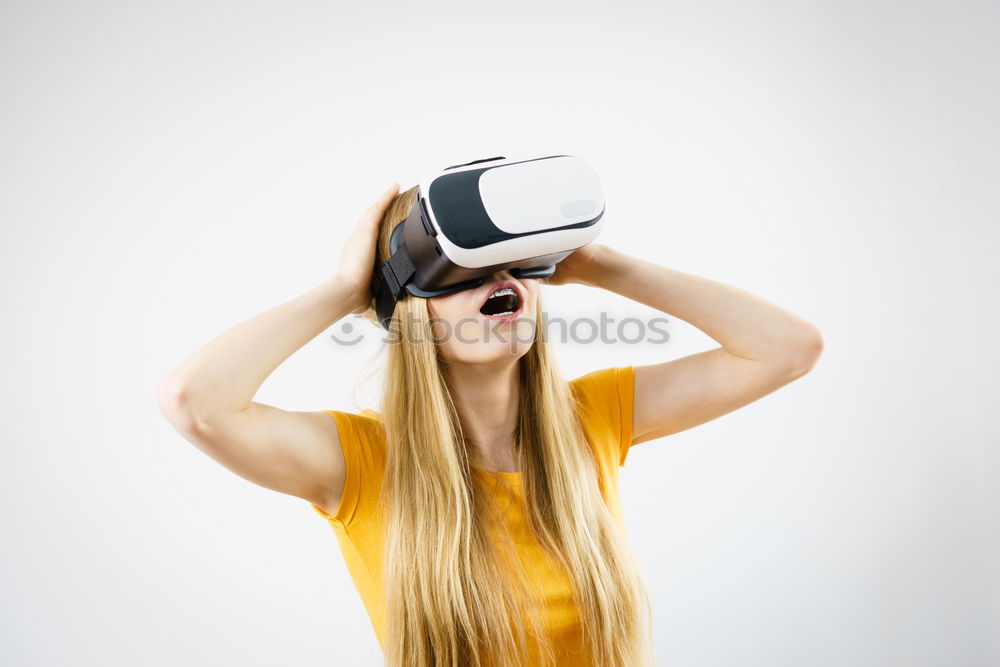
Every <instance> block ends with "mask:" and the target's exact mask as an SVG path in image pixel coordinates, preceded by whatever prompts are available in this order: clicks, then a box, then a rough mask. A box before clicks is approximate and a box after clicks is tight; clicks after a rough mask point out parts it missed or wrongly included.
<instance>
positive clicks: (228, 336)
mask: <svg viewBox="0 0 1000 667" xmlns="http://www.w3.org/2000/svg"><path fill="white" fill-rule="evenodd" d="M351 294H352V291H351V288H350V287H349V286H348V285H346V284H345V283H344V282H343V281H341V280H340V279H338V278H337V277H336V276H333V277H331V278H329V279H327V280H325V281H324V282H322V283H320V284H319V285H317V286H316V287H314V288H313V289H311V290H309V291H308V292H306V293H304V294H302V295H300V296H298V297H295V298H294V299H291V300H289V301H287V302H285V303H282V304H280V305H278V306H275V307H273V308H271V309H270V310H266V311H264V312H262V313H260V314H258V315H255V316H254V317H252V318H250V319H248V320H246V321H244V322H241V323H240V324H237V325H236V326H234V327H232V328H231V329H228V330H227V331H225V332H224V333H222V334H220V335H219V336H217V337H215V338H214V339H212V340H211V341H210V342H209V343H207V344H206V345H205V346H204V347H202V348H201V349H199V350H198V351H197V352H195V353H194V354H193V355H192V356H191V357H189V358H188V359H186V360H185V361H184V362H183V363H181V364H180V365H179V366H178V367H177V368H176V369H174V370H173V371H172V372H171V373H170V374H169V375H168V376H167V377H166V378H164V380H163V382H162V383H161V387H160V389H159V393H160V395H161V396H162V394H163V393H166V392H169V393H170V396H171V398H170V400H171V401H172V402H173V403H175V404H177V405H174V406H173V408H172V409H181V410H184V411H186V412H188V413H189V414H193V415H195V416H196V418H197V420H200V421H203V420H206V419H209V418H211V416H213V415H217V414H220V413H226V412H233V411H240V410H244V409H246V408H247V407H249V406H250V404H251V402H252V400H253V397H254V395H255V394H256V393H257V390H258V389H259V388H260V386H261V385H262V384H263V383H264V380H265V379H266V378H267V377H268V376H269V375H270V374H271V373H272V372H273V371H274V369H275V368H277V367H278V366H279V365H281V363H282V362H284V361H285V360H286V359H287V358H288V357H290V356H291V355H292V354H293V353H294V352H295V351H296V350H298V349H300V348H301V347H302V346H304V345H305V344H306V343H308V342H309V341H311V340H312V339H313V338H315V337H316V336H318V335H319V334H320V333H322V332H323V331H325V330H326V329H327V328H328V327H329V326H330V325H331V324H333V323H334V322H336V321H337V320H339V319H341V318H342V317H344V316H345V315H347V314H348V313H349V312H351V311H350V306H349V303H350V295H351ZM161 400H162V399H161Z"/></svg>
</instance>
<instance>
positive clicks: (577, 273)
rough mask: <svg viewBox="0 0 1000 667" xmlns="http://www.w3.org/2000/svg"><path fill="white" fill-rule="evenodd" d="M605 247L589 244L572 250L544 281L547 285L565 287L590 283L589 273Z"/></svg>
mask: <svg viewBox="0 0 1000 667" xmlns="http://www.w3.org/2000/svg"><path fill="white" fill-rule="evenodd" d="M604 248H605V246H602V245H600V244H597V243H590V244H587V245H585V246H583V247H582V248H577V249H576V250H574V251H573V252H572V253H571V254H570V255H569V256H568V257H566V259H564V260H563V261H561V262H559V263H558V264H556V272H555V273H553V274H552V275H551V276H550V277H548V278H546V279H545V282H546V283H547V284H549V285H567V284H569V283H578V284H581V285H587V284H589V283H590V277H591V275H590V274H591V272H592V271H593V270H594V267H595V266H596V264H595V262H594V259H595V258H596V257H597V255H598V254H599V253H600V252H601V251H602V250H604Z"/></svg>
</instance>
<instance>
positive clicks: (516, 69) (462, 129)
mask: <svg viewBox="0 0 1000 667" xmlns="http://www.w3.org/2000/svg"><path fill="white" fill-rule="evenodd" d="M998 18H1000V10H998V5H997V4H995V3H987V2H978V3H977V2H968V1H966V2H945V1H944V0H938V1H937V2H923V3H903V2H886V1H878V2H872V1H870V0H865V1H859V0H848V1H846V2H845V1H839V2H826V3H819V2H811V1H810V2H806V1H801V2H798V3H795V2H760V1H758V2H734V1H731V2H714V1H709V2H651V1H650V2H645V3H637V2H616V3H613V4H612V3H594V2H582V1H580V0H575V1H574V2H567V3H561V4H552V3H535V2H531V3H528V2H504V3H488V4H487V3H483V4H479V3H470V2H455V3H452V4H447V5H446V4H439V3H426V2H422V3H415V2H395V3H387V2H371V1H369V2H363V3H362V2H354V3H334V2H327V3H322V2H205V1H202V2H155V3H153V2H124V1H121V0H119V1H118V2H93V3H55V2H38V1H35V2H27V1H24V2H4V3H3V4H2V5H0V35H2V46H0V49H2V59H0V84H2V89H0V90H2V92H0V94H2V96H3V97H2V105H0V170H2V174H0V175H2V181H0V183H2V186H0V220H2V235H0V253H2V262H0V299H2V300H0V305H2V309H3V310H2V312H3V326H2V328H0V343H2V350H3V353H4V355H3V356H4V363H3V374H2V380H0V383H2V384H0V399H2V406H3V421H2V427H0V429H2V431H0V433H2V441H3V444H2V452H3V462H2V473H0V474H2V480H0V481H2V484H0V498H2V502H3V506H2V507H3V512H2V525H0V531H2V532H0V534H2V545H3V546H2V550H0V663H2V664H4V665H11V666H15V665H31V666H35V665H39V666H41V665H45V666H49V665H103V666H113V665H128V666H134V665H178V664H184V665H199V666H200V665H241V666H244V667H250V666H256V665H277V664H284V665H296V664H327V665H352V666H353V665H361V666H364V665H377V664H379V662H380V655H381V654H380V652H379V651H378V647H377V643H376V640H375V635H374V632H373V631H372V629H371V627H370V625H369V621H368V618H367V616H366V615H365V612H364V608H363V606H362V604H361V600H360V598H359V597H358V594H357V592H356V591H355V590H354V588H353V585H352V583H351V580H350V578H349V576H348V573H347V569H346V567H345V565H344V563H343V560H342V557H341V555H340V552H339V549H338V546H337V543H336V540H335V537H334V534H333V532H332V531H331V530H330V528H329V527H328V526H327V524H326V523H325V522H324V521H323V519H322V518H321V517H319V516H318V515H317V514H315V513H314V512H313V511H312V509H310V508H309V506H308V504H307V503H306V502H305V501H303V500H300V499H298V498H294V497H290V496H285V495H282V494H278V493H275V492H272V491H269V490H266V489H263V488H260V487H257V486H254V485H252V484H251V483H249V482H247V481H245V480H243V479H242V478H239V477H237V476H235V475H234V474H232V473H230V472H229V471H228V470H226V469H224V468H223V467H221V466H219V465H218V464H216V463H215V462H214V461H213V460H211V459H210V458H208V457H207V456H205V455H204V454H202V453H201V452H200V451H198V450H197V449H196V448H194V447H193V446H192V445H191V444H189V443H188V442H187V441H185V440H184V439H183V438H181V437H180V436H179V435H178V434H177V433H175V432H174V431H173V430H172V429H171V428H170V426H169V425H168V424H167V422H166V420H165V419H163V417H162V416H161V415H160V414H159V412H158V411H157V409H156V405H155V401H154V388H155V385H156V382H157V381H158V380H159V379H160V377H161V376H162V375H163V374H164V373H166V372H167V371H168V370H169V369H171V368H172V367H173V366H174V365H176V364H177V363H179V362H180V361H181V360H182V359H184V358H185V357H186V356H188V355H189V354H191V353H193V352H194V351H195V350H196V349H197V348H198V347H200V346H201V345H203V344H204V343H206V342H207V341H208V340H210V339H211V338H212V337H214V336H215V335H217V334H219V333H221V332H222V331H224V330H226V329H227V328H229V327H230V326H233V325H234V324H236V323H238V322H241V321H243V320H245V319H247V318H249V317H251V316H253V315H255V314H256V313H259V312H261V311H263V310H266V309H268V308H270V307H272V306H275V305H277V304H279V303H282V302H284V301H286V300H288V299H290V298H293V297H295V296H298V295H299V294H301V293H303V292H305V291H307V290H308V289H310V288H312V287H313V286H314V285H316V284H318V283H319V282H320V281H321V280H323V279H324V278H325V277H326V276H327V275H328V274H329V273H330V272H331V271H332V270H333V268H334V263H335V261H336V258H337V256H338V254H339V246H340V243H341V242H342V241H343V239H344V238H345V237H346V235H347V233H348V232H349V230H350V228H351V227H352V226H353V224H354V222H355V220H356V219H357V217H358V216H359V215H360V213H361V211H362V210H363V209H364V208H365V207H366V206H368V204H369V203H371V201H372V200H374V199H375V197H376V196H377V195H378V194H379V193H380V192H381V191H382V190H383V189H385V187H387V186H388V185H390V184H391V183H392V182H393V181H394V180H397V179H398V180H399V181H400V183H401V185H402V187H404V188H406V187H409V186H410V185H413V184H414V183H416V182H417V181H419V180H420V179H421V178H423V177H425V176H426V175H427V174H428V172H432V171H434V170H437V169H440V168H441V167H444V166H447V165H451V164H457V163H460V162H467V161H470V160H474V159H477V158H483V157H490V156H494V155H550V154H559V153H568V154H573V155H579V156H581V157H584V158H585V159H587V160H588V161H589V162H590V163H591V164H592V165H593V166H594V167H595V169H597V171H598V173H599V174H600V175H601V179H602V183H603V186H604V188H605V194H606V196H607V201H608V212H607V223H608V224H607V229H606V232H605V233H604V235H603V236H602V237H601V241H602V242H604V243H607V244H609V245H612V246H615V247H617V248H618V249H620V250H622V251H624V252H627V253H630V254H632V255H634V256H636V257H642V258H645V259H649V260H653V261H656V262H659V263H662V264H665V265H668V266H672V267H674V268H678V269H681V270H684V271H688V272H692V273H696V274H698V275H703V276H706V277H710V278H713V279H715V280H719V281H722V282H726V283H728V284H733V285H736V286H739V287H741V288H743V289H746V290H749V291H751V292H753V293H755V294H757V295H760V296H762V297H764V298H766V299H768V300H770V301H773V302H774V303H777V304H779V305H781V306H783V307H785V308H787V309H789V310H791V311H793V312H796V313H798V314H800V315H802V316H803V317H805V318H807V319H809V320H810V321H812V322H814V323H816V324H817V325H818V326H819V327H820V328H821V329H822V331H823V332H824V334H825V336H826V350H825V352H824V354H823V357H822V358H821V360H820V362H819V364H818V365H817V366H816V367H815V368H814V369H813V371H812V373H810V374H809V375H807V376H805V377H804V378H802V379H801V380H799V381H797V382H794V383H792V384H791V385H788V386H786V387H784V388H782V389H780V390H779V391H777V392H775V393H773V394H771V395H769V396H767V397H765V398H763V399H761V400H759V401H757V402H755V403H753V404H751V405H750V406H747V407H745V408H743V409H741V410H739V411H737V412H734V413H731V414H729V415H726V416H724V417H722V418H720V419H718V420H715V421H713V422H711V423H708V424H705V425H703V426H700V427H698V428H695V429H692V430H690V431H687V432H683V433H680V434H676V435H674V436H672V437H668V438H665V439H662V440H659V441H655V442H648V443H643V444H641V445H638V446H636V447H635V448H634V449H633V450H632V451H631V453H630V454H629V458H628V460H627V462H626V466H625V468H623V469H622V496H623V504H624V509H625V514H626V520H627V525H628V528H629V533H630V536H631V538H632V541H633V544H634V546H635V548H636V550H637V552H638V554H639V557H640V559H641V561H642V563H643V564H644V566H645V568H646V572H647V577H648V580H649V583H650V586H651V588H652V593H653V598H654V605H655V613H656V619H655V630H656V636H655V643H656V653H657V656H658V660H659V664H661V665H665V666H671V667H672V666H679V667H715V666H719V667H722V666H727V667H728V666H732V665H741V666H743V667H751V666H760V667H784V666H787V667H801V666H802V665H810V666H820V665H829V666H836V667H886V666H897V665H899V666H906V667H911V666H913V667H916V666H920V667H923V666H927V667H931V666H934V667H937V666H941V665H948V666H961V667H987V666H988V665H995V664H998V661H1000V638H998V628H1000V602H998V597H1000V581H998V562H1000V544H998V534H997V526H998V525H1000V492H998V485H997V482H998V477H1000V475H998V473H1000V461H998V458H1000V457H998V453H997V446H998V441H1000V437H998V436H1000V429H998V426H997V424H998V422H997V419H996V409H997V405H998V399H1000V391H998V389H1000V385H998V380H997V377H998V372H1000V363H998V352H997V344H996V333H997V330H998V327H997V325H998V316H997V307H996V302H997V299H996V296H995V294H993V292H994V291H995V289H996V287H997V283H998V278H1000V276H998V270H997V268H996V266H997V265H996V257H997V253H998V251H1000V247H998V246H1000V244H998V232H997V223H998V219H997V218H998V215H997V213H998V207H997V199H996V196H995V191H996V184H997V181H998V176H1000V170H998V169H997V166H998V165H997V163H998V157H997V156H998V148H1000V147H998V141H997V139H998V134H997V129H996V119H997V118H998V117H1000V97H998V92H997V81H998V74H1000V72H998V70H1000V59H998V53H997V48H996V46H995V45H996V34H997V29H998V27H1000V26H998V23H1000V22H998ZM545 296H546V298H547V303H548V305H549V310H550V311H551V312H553V313H554V314H556V315H561V316H567V317H569V316H576V315H587V314H593V313H596V312H598V311H599V310H601V309H604V310H606V311H607V312H609V313H611V314H612V315H614V316H619V317H621V316H627V315H637V316H646V315H650V314H652V313H651V311H649V310H648V309H644V308H642V307H640V306H638V305H636V304H632V303H629V302H628V301H626V300H625V299H622V298H620V297H617V296H615V295H611V294H608V293H596V292H595V291H593V290H588V289H586V288H582V287H565V288H556V287H550V288H547V290H546V293H545ZM671 320H672V321H671V323H670V325H669V331H670V334H671V339H670V341H669V342H668V343H666V344H662V345H624V344H619V345H599V344H595V345H574V344H570V343H567V344H565V345H560V346H559V350H558V354H559V359H560V364H561V367H562V369H563V371H564V373H565V374H566V375H567V376H569V377H575V376H576V375H579V374H581V373H583V372H585V371H589V370H593V369H596V368H602V367H607V366H612V365H625V364H642V363H650V362H655V361H660V360H665V359H671V358H676V357H680V356H683V355H687V354H691V353H693V352H697V351H700V350H704V349H709V348H710V347H714V346H715V342H714V341H713V340H712V339H710V338H709V337H708V336H706V335H704V334H703V333H701V332H700V331H698V330H697V329H696V328H695V327H693V326H691V324H689V323H685V322H681V321H677V320H673V318H671ZM333 331H334V330H333V329H331V331H329V332H327V334H324V335H323V336H320V337H318V338H317V339H315V340H314V341H312V342H310V343H309V344H308V345H306V346H305V347H304V348H302V349H301V350H300V351H298V352H297V353H295V354H294V355H292V357H291V358H289V360H288V361H287V362H286V363H284V364H283V365H282V366H280V367H279V368H278V370H276V371H275V373H274V374H272V376H271V377H270V378H268V380H267V381H266V382H265V384H264V386H263V387H262V388H261V390H260V392H259V393H258V394H257V397H256V398H257V400H260V401H263V402H268V403H271V404H273V405H277V406H279V407H282V408H286V409H292V410H319V409H346V410H352V409H358V408H359V407H363V406H364V405H365V402H364V400H362V399H363V397H364V396H365V392H366V391H367V392H368V395H370V393H371V387H372V386H375V387H377V383H376V384H374V385H373V383H371V382H369V383H367V384H362V385H360V387H359V392H358V393H355V392H354V389H355V380H356V379H357V378H358V377H359V376H361V375H363V374H364V373H367V372H368V371H367V370H366V368H369V366H367V364H368V361H369V359H370V357H371V356H372V355H373V354H374V353H375V351H376V349H377V348H378V346H379V344H378V341H377V332H374V331H372V330H366V331H367V332H368V334H369V335H373V336H376V337H373V338H371V339H365V341H364V343H363V344H360V345H357V346H355V347H351V348H347V347H343V346H338V345H336V344H335V343H334V342H333V341H331V340H330V339H329V337H328V334H329V333H333ZM366 386H367V387H368V389H365V387H366ZM352 396H360V397H361V398H359V401H360V403H355V402H354V398H352Z"/></svg>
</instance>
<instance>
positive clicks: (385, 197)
mask: <svg viewBox="0 0 1000 667" xmlns="http://www.w3.org/2000/svg"><path fill="white" fill-rule="evenodd" d="M398 192H399V183H393V184H392V185H390V186H389V188H388V189H387V190H386V191H385V192H383V193H382V194H381V195H380V196H379V198H378V199H376V200H375V202H374V203H373V204H372V205H371V206H369V207H368V210H367V211H365V213H366V214H369V215H371V214H377V213H380V212H382V211H384V210H385V207H386V206H388V205H389V204H390V203H391V202H392V200H393V198H394V197H395V196H396V194H397V193H398Z"/></svg>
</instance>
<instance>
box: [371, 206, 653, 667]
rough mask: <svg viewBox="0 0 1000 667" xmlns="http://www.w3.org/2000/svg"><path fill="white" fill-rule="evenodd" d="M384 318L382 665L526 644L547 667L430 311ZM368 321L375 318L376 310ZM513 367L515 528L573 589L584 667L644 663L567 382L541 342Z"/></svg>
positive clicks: (515, 664)
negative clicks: (389, 323)
mask: <svg viewBox="0 0 1000 667" xmlns="http://www.w3.org/2000/svg"><path fill="white" fill-rule="evenodd" d="M416 196H417V188H416V187H414V188H411V189H409V190H406V191H404V192H402V193H400V194H399V195H397V197H396V198H395V199H394V201H393V202H392V203H391V205H390V206H389V208H388V209H387V211H386V214H385V216H384V218H383V220H382V223H381V227H380V229H379V238H378V248H377V252H376V258H377V259H376V267H375V268H376V271H375V272H374V275H373V278H372V294H374V293H376V291H377V288H378V285H379V282H380V279H381V275H380V274H379V272H378V270H377V269H378V264H379V262H380V261H382V260H384V259H385V258H387V257H388V255H389V249H388V246H389V234H390V233H391V231H392V229H393V228H394V227H395V226H396V225H397V224H399V223H400V222H401V221H402V220H404V219H405V218H406V216H407V214H408V212H409V210H410V207H411V206H412V204H413V202H414V200H415V198H416ZM538 311H539V315H540V312H541V305H540V304H539V305H538ZM394 315H395V317H396V319H395V321H394V326H393V327H392V329H390V334H389V344H388V347H389V351H388V352H389V353H388V360H387V367H386V380H385V391H384V394H383V399H382V413H381V414H382V423H383V426H384V429H385V434H386V442H387V447H388V449H387V459H386V469H385V478H384V480H383V484H382V494H383V495H382V502H381V503H380V511H382V512H384V513H385V515H384V517H385V519H386V526H387V529H386V536H385V545H386V547H385V553H384V562H383V576H384V583H385V591H386V594H387V599H386V626H385V632H384V637H385V640H384V646H383V648H384V650H385V658H386V664H387V665H390V666H391V667H403V666H406V667H436V666H438V665H449V666H452V667H458V666H462V667H466V666H470V667H487V666H489V667H521V666H522V665H524V664H526V662H527V656H528V644H529V642H534V644H535V646H536V647H537V649H538V651H539V653H540V655H542V656H544V657H545V658H547V660H548V662H547V663H546V664H555V659H554V656H553V654H552V653H553V652H552V647H551V643H550V642H549V641H548V640H547V639H546V637H545V633H544V631H543V628H542V626H541V621H540V617H539V616H538V613H539V611H540V610H539V609H538V608H537V606H538V605H537V602H535V601H534V600H536V599H537V595H533V594H532V589H531V587H530V584H529V583H528V579H527V578H526V576H525V574H526V573H525V572H524V571H523V568H521V566H520V564H519V562H518V560H517V558H516V555H515V554H514V552H513V549H512V548H511V547H510V544H511V540H506V539H501V540H497V539H496V538H495V537H493V536H492V533H491V527H492V528H496V527H497V526H504V524H505V522H503V521H502V519H501V516H500V509H499V507H498V506H497V503H496V502H494V497H493V496H491V494H490V493H489V488H490V486H489V485H487V484H485V479H487V478H488V476H487V478H483V479H479V478H478V477H477V475H476V474H474V473H475V471H474V470H473V469H472V468H471V467H470V461H469V455H468V450H467V448H466V445H465V441H464V439H463V435H462V424H461V422H460V420H459V417H458V413H457V411H456V409H455V403H454V402H453V400H452V396H451V394H450V392H449V389H448V385H447V383H446V377H445V369H444V367H443V365H442V362H441V361H440V359H439V357H438V354H437V350H436V345H435V343H434V342H433V340H431V339H430V337H429V336H428V335H427V329H426V326H427V322H428V320H429V313H428V307H427V300H426V299H420V298H414V297H405V298H403V299H401V300H400V301H399V303H398V304H397V306H396V310H395V313H394ZM366 317H368V318H369V319H370V320H372V321H373V322H375V321H377V320H376V318H375V315H374V300H373V301H372V304H371V307H370V308H369V310H368V312H367V313H366ZM539 321H540V320H539ZM518 364H519V378H520V412H519V416H518V422H517V424H518V425H517V429H516V433H515V455H516V457H517V460H518V462H519V466H520V470H521V473H522V480H523V489H524V494H525V515H526V521H527V524H528V526H529V527H530V530H531V531H532V533H533V534H534V535H535V538H536V539H537V540H538V542H539V544H540V545H541V546H542V547H543V548H544V550H545V551H546V552H548V554H549V555H550V556H551V557H552V558H553V559H554V562H555V563H556V564H557V565H558V566H559V567H561V568H562V569H563V572H564V573H566V574H567V576H568V578H569V580H570V582H571V584H572V587H573V592H574V598H575V601H576V604H577V608H578V609H579V613H580V620H581V623H582V626H583V642H584V647H583V648H584V650H585V651H587V654H588V655H589V656H590V661H589V663H588V664H589V665H593V666H595V667H621V666H629V667H631V666H633V665H647V664H652V652H651V636H650V631H651V619H652V608H651V605H650V601H649V596H648V591H647V588H646V585H645V582H644V579H643V576H642V574H641V569H640V566H639V564H638V562H637V561H636V559H635V556H634V553H633V551H632V549H631V546H630V545H629V543H628V540H627V538H626V536H625V534H624V531H623V529H622V528H621V527H620V526H619V524H618V523H617V522H616V521H615V519H614V518H613V516H612V515H611V513H610V511H609V510H608V508H607V506H606V504H605V503H604V500H603V498H602V496H601V490H600V486H599V482H598V478H597V474H596V471H597V468H596V466H597V464H596V460H595V458H594V454H593V452H592V450H591V449H590V447H589V446H588V444H587V441H586V439H585V437H584V434H583V429H582V428H581V425H580V419H579V416H578V415H577V413H576V410H575V408H574V402H573V400H572V396H571V392H570V389H569V385H568V383H567V382H566V381H565V380H564V379H563V378H562V377H561V375H560V374H559V373H558V371H557V369H556V366H555V363H554V362H553V359H552V357H551V356H550V350H549V347H548V345H547V344H546V343H545V341H544V337H543V336H538V337H536V339H535V341H534V342H533V343H532V345H531V346H530V348H529V349H528V351H527V353H526V354H524V355H523V356H522V357H521V358H520V360H519V361H518ZM483 472H484V473H485V472H486V471H483ZM493 481H494V482H501V481H502V480H500V479H499V476H498V478H497V479H495V480H493ZM526 624H527V627H526V626H525V625H526ZM543 662H544V661H543Z"/></svg>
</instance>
